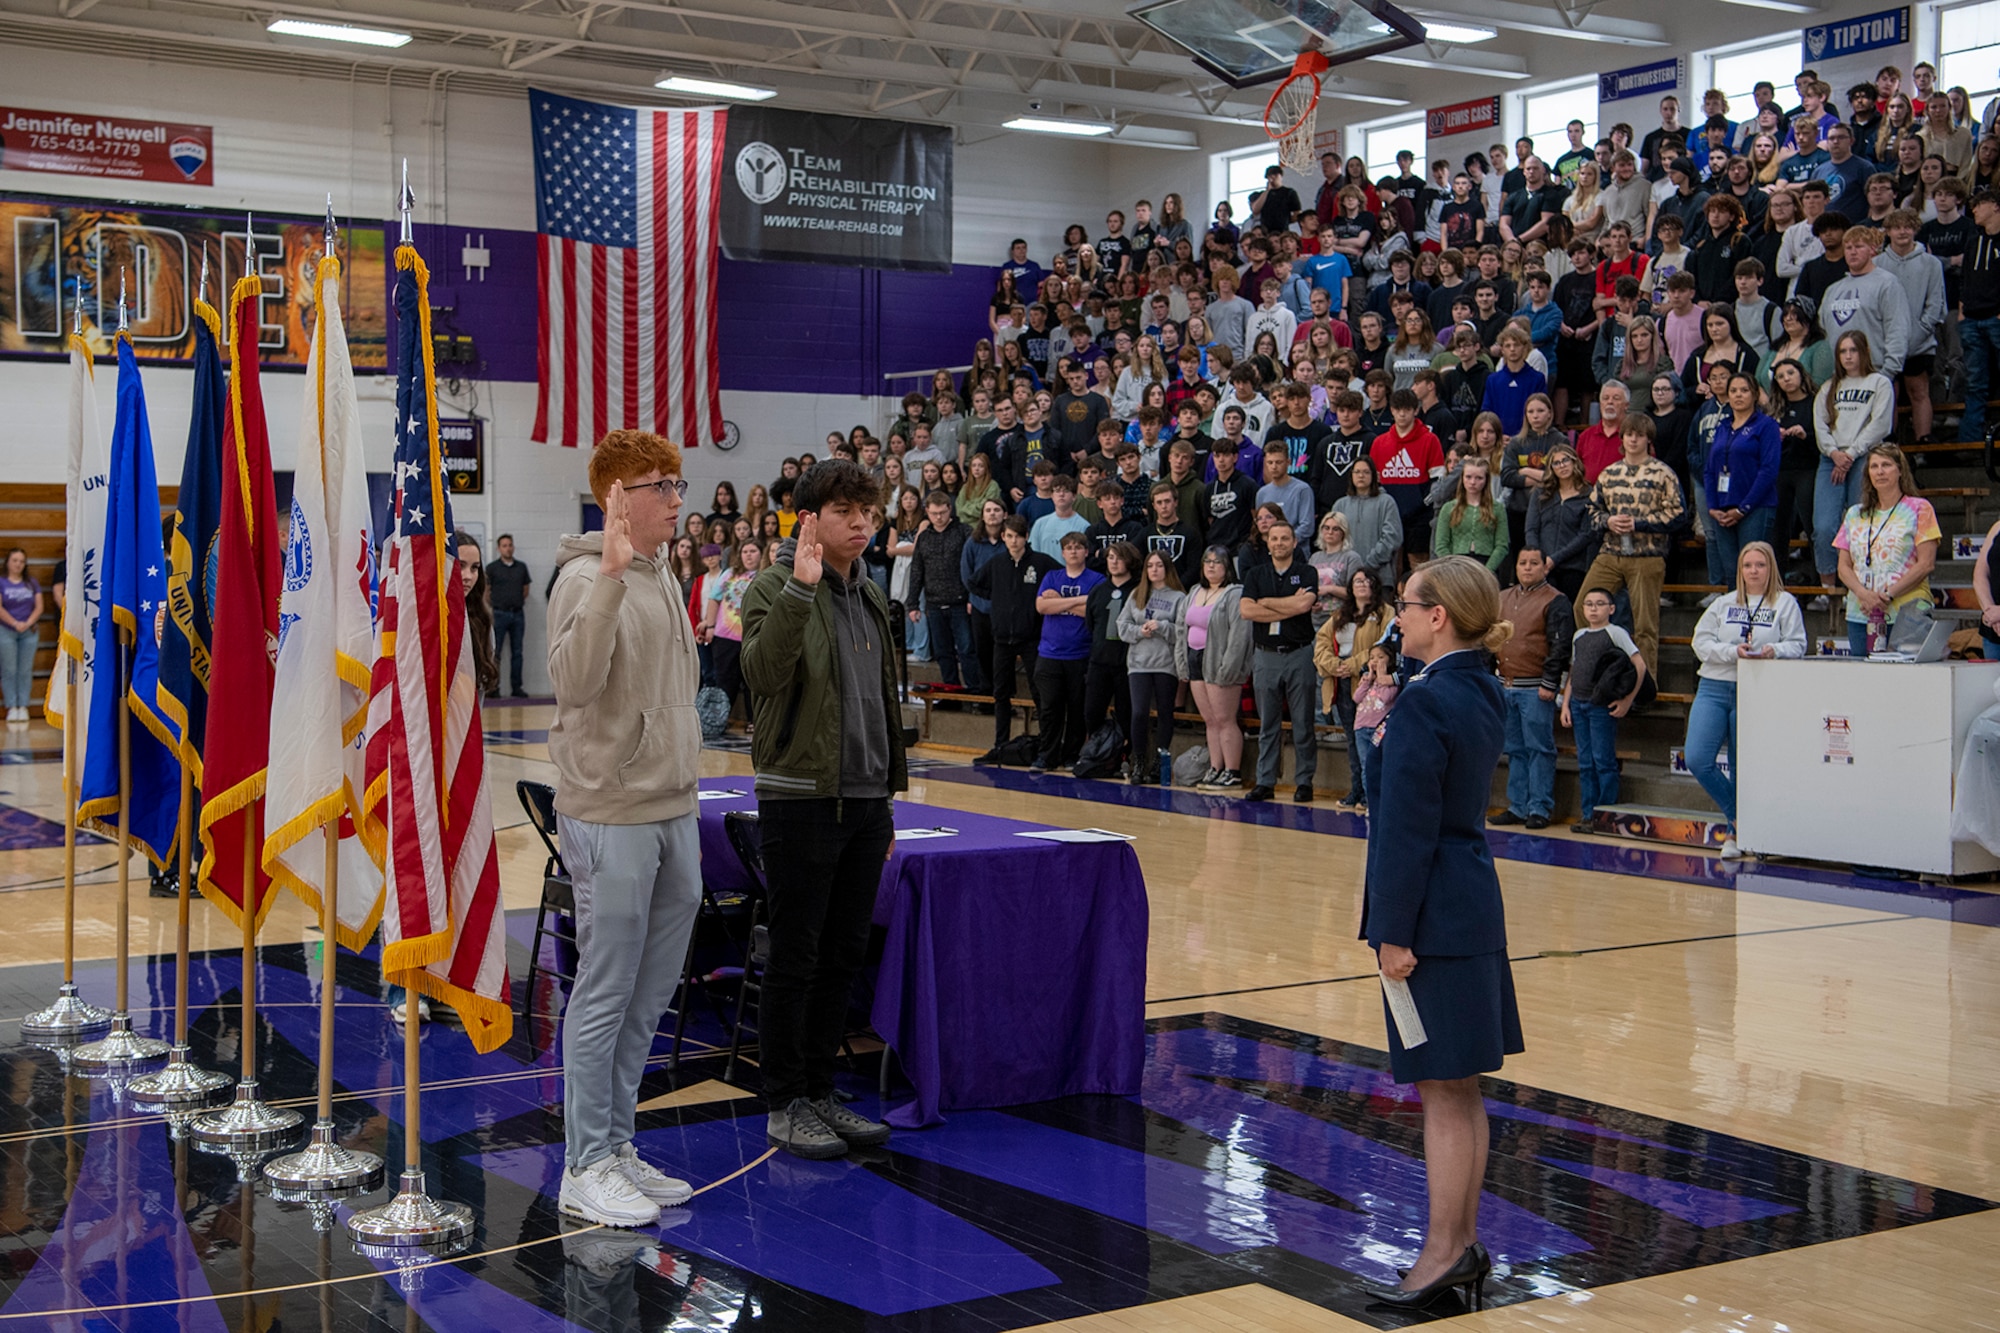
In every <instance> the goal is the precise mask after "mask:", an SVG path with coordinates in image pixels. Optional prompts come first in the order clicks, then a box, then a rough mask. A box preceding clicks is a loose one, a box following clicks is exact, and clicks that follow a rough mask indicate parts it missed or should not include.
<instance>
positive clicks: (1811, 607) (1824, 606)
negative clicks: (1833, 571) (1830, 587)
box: [1806, 593, 1833, 611]
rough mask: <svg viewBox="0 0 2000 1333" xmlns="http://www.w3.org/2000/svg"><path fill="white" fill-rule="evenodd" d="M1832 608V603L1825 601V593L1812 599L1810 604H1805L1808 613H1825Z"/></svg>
mask: <svg viewBox="0 0 2000 1333" xmlns="http://www.w3.org/2000/svg"><path fill="white" fill-rule="evenodd" d="M1832 606H1833V603H1832V602H1830V601H1828V600H1827V598H1826V594H1825V593H1821V594H1820V595H1819V596H1817V597H1815V598H1813V599H1812V600H1811V601H1810V602H1807V603H1806V609H1807V610H1808V611H1826V610H1830V609H1831V608H1832Z"/></svg>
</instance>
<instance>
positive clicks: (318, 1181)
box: [264, 820, 417, 1202]
mask: <svg viewBox="0 0 2000 1333" xmlns="http://www.w3.org/2000/svg"><path fill="white" fill-rule="evenodd" d="M321 829H322V831H323V833H324V835H325V838H326V878H325V880H324V881H323V882H324V887H323V888H322V889H321V890H320V895H319V936H320V946H319V947H320V948H321V949H322V950H324V954H323V967H322V969H321V972H320V983H319V1119H318V1120H317V1121H316V1122H315V1123H314V1124H313V1129H312V1142H311V1143H310V1144H308V1145H307V1146H306V1148H305V1150H304V1151H303V1152H295V1153H289V1154H287V1155H286V1156H283V1157H280V1158H278V1159H277V1160H276V1161H273V1162H268V1163H266V1164H265V1166H264V1179H266V1180H268V1181H270V1182H271V1187H272V1195H273V1197H274V1198H280V1199H289V1200H291V1201H293V1202H306V1201H314V1200H318V1199H321V1198H335V1197H344V1196H346V1195H351V1194H366V1193H368V1192H370V1191H372V1190H374V1189H376V1188H377V1187H378V1186H380V1185H381V1183H382V1174H383V1173H382V1159H381V1158H380V1157H377V1156H376V1155H375V1154H374V1153H372V1152H357V1151H355V1150H354V1149H352V1148H348V1147H344V1146H343V1145H342V1144H341V1143H340V1141H339V1139H338V1138H336V1137H335V1134H334V1125H333V1015H334V984H333V983H334V959H335V958H336V956H337V955H338V953H339V948H340V946H339V945H338V944H337V943H336V942H335V940H334V937H333V926H334V910H333V907H334V885H335V880H336V877H337V876H338V875H339V873H340V821H338V820H335V821H333V822H332V823H329V824H324V825H321ZM404 1026H406V1027H412V1028H414V1027H416V1026H417V1025H416V1024H415V1023H408V1024H405V1025H404Z"/></svg>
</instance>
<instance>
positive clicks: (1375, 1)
mask: <svg viewBox="0 0 2000 1333" xmlns="http://www.w3.org/2000/svg"><path fill="white" fill-rule="evenodd" d="M1130 13H1131V15H1132V17H1133V18H1135V19H1137V20H1139V22H1141V23H1143V24H1145V25H1146V26H1147V27H1149V28H1151V29H1153V30H1154V31H1155V32H1157V33H1159V34H1160V35H1161V36H1163V37H1167V38H1169V39H1171V40H1172V41H1173V42H1175V43H1176V44H1178V45H1180V46H1183V47H1186V48H1187V50H1188V52H1189V54H1191V55H1192V56H1193V57H1194V62H1195V64H1197V65H1199V66H1201V67H1202V68H1203V69H1205V70H1207V71H1208V72H1209V73H1210V74H1213V75H1214V76H1215V77H1216V78H1218V79H1221V80H1222V81H1223V82H1224V83H1227V84H1228V85H1229V86H1230V87H1232V88H1248V87H1250V86H1251V85H1253V84H1258V83H1271V82H1274V81H1276V80H1278V79H1282V78H1284V77H1285V76H1286V75H1287V74H1289V73H1291V71H1292V62H1293V61H1294V60H1295V59H1297V58H1298V55H1299V53H1300V52H1301V51H1308V50H1317V51H1319V52H1320V53H1321V54H1323V55H1325V56H1326V58H1327V60H1328V62H1329V63H1331V64H1334V65H1344V64H1347V63H1349V62H1350V61H1355V60H1363V59H1366V58H1367V57H1369V56H1374V55H1381V54H1383V53H1384V52H1387V51H1399V50H1401V49H1403V48H1404V47H1406V46H1415V45H1416V44H1417V43H1418V42H1421V41H1422V40H1423V37H1424V25H1423V24H1421V23H1419V22H1418V21H1417V20H1416V19H1413V18H1411V17H1410V16H1409V15H1408V14H1405V13H1403V11H1401V10H1400V9H1397V8H1396V7H1395V6H1394V5H1391V4H1389V3H1387V0H1152V2H1151V3H1148V4H1143V5H1140V6H1139V7H1138V8H1136V9H1133V10H1131V11H1130Z"/></svg>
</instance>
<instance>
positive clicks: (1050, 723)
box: [1035, 657, 1090, 768]
mask: <svg viewBox="0 0 2000 1333" xmlns="http://www.w3.org/2000/svg"><path fill="white" fill-rule="evenodd" d="M1089 666H1090V663H1088V662H1086V661H1084V660H1082V659H1081V658H1079V659H1078V660H1076V661H1074V662H1068V661H1058V660H1057V659H1055V658H1050V657H1044V658H1042V659H1040V660H1039V661H1038V662H1037V663H1036V664H1035V697H1036V699H1037V700H1039V708H1038V712H1039V714H1040V717H1041V721H1042V745H1041V756H1042V766H1043V767H1044V768H1061V767H1063V766H1064V765H1066V764H1073V763H1075V762H1076V756H1077V752H1078V751H1080V750H1081V749H1083V725H1084V723H1083V700H1084V678H1085V676H1086V674H1087V668H1088V667H1089Z"/></svg>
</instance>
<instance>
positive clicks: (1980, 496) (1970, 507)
mask: <svg viewBox="0 0 2000 1333" xmlns="http://www.w3.org/2000/svg"><path fill="white" fill-rule="evenodd" d="M1992 493H1993V492H1992V491H1991V490H1989V489H1988V488H1987V487H1984V486H1923V487H1919V488H1918V489H1917V494H1918V495H1921V496H1922V497H1923V498H1924V499H1926V500H1929V501H1931V502H1932V505H1933V506H1935V505H1936V503H1937V501H1939V500H1957V501H1959V503H1961V504H1962V505H1964V506H1965V529H1966V531H1967V532H1977V531H1983V529H1981V528H1980V526H1979V502H1980V501H1981V500H1984V499H1985V498H1986V497H1987V496H1989V495H1991V494H1992Z"/></svg>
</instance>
